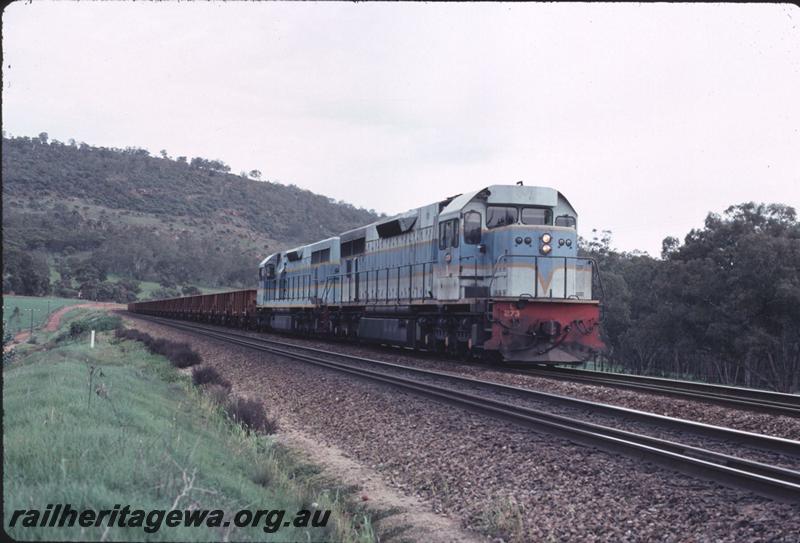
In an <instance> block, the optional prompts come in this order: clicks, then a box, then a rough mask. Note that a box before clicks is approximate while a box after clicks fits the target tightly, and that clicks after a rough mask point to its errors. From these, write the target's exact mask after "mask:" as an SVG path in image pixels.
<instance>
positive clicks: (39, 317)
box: [3, 295, 86, 334]
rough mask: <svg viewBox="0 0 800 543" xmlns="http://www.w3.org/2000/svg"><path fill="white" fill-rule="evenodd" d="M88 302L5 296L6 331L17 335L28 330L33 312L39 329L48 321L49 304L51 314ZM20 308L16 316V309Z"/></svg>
mask: <svg viewBox="0 0 800 543" xmlns="http://www.w3.org/2000/svg"><path fill="white" fill-rule="evenodd" d="M85 301H86V300H74V299H70V298H35V297H29V296H6V295H3V322H4V323H5V331H6V332H9V333H12V334H16V333H17V332H19V331H20V330H28V329H30V325H31V312H30V311H28V310H29V309H32V310H33V327H34V328H38V327H39V326H41V325H42V324H44V323H45V322H46V321H47V315H48V312H47V310H48V302H49V309H50V313H52V312H53V311H55V310H56V309H59V308H61V307H64V306H66V305H74V304H79V303H82V302H85ZM15 308H18V309H19V311H18V313H16V314H15V312H14V309H15Z"/></svg>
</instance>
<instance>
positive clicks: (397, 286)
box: [130, 184, 604, 364]
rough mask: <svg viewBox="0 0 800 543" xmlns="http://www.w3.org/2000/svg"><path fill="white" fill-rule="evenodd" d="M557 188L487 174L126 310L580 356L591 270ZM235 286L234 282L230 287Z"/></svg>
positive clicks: (585, 344)
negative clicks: (199, 289)
mask: <svg viewBox="0 0 800 543" xmlns="http://www.w3.org/2000/svg"><path fill="white" fill-rule="evenodd" d="M577 221H578V215H577V213H576V212H575V209H574V208H573V207H572V206H571V205H570V203H569V201H568V200H567V199H566V198H565V197H564V196H563V195H562V194H561V193H560V192H558V191H557V190H555V189H552V188H547V187H533V186H522V185H521V184H518V185H492V186H489V187H486V188H482V189H480V190H476V191H473V192H469V193H465V194H460V195H457V196H453V197H450V198H446V199H444V200H441V201H439V202H435V203H432V204H429V205H426V206H423V207H420V208H417V209H413V210H411V211H408V212H406V213H403V214H400V215H397V216H394V217H390V218H383V219H380V220H378V221H376V222H374V223H372V224H369V225H366V226H362V227H359V228H355V229H352V230H349V231H347V232H344V233H342V234H340V235H339V236H335V237H331V238H328V239H324V240H321V241H317V242H315V243H310V244H308V245H303V246H300V247H295V248H293V249H290V250H287V251H281V252H277V253H274V254H272V255H269V256H268V257H266V258H265V259H264V260H263V261H262V262H261V263H260V265H259V280H258V288H257V290H255V291H252V290H250V291H237V292H236V293H230V295H229V296H231V297H232V296H234V295H236V296H238V297H239V298H241V301H239V302H236V301H235V300H233V299H232V298H231V299H230V300H228V299H227V298H226V294H215V295H208V296H194V297H190V298H180V299H173V300H160V301H155V302H139V303H135V304H131V305H130V309H131V311H134V312H140V313H149V314H155V315H164V316H172V317H178V318H193V319H197V320H210V321H218V322H224V323H228V324H231V323H235V324H238V325H241V326H247V327H250V328H255V329H260V330H265V331H278V332H286V333H294V334H301V335H307V336H322V337H335V338H343V339H351V340H354V341H366V342H375V343H381V344H390V345H397V346H403V347H408V348H414V349H423V350H429V351H439V352H448V353H453V354H464V355H467V354H470V355H474V356H480V357H484V358H493V359H497V360H504V361H508V362H529V363H536V364H563V363H579V362H582V361H585V360H586V359H588V358H590V357H592V356H593V355H594V354H595V353H597V352H599V351H602V350H603V348H604V346H603V343H602V341H601V339H600V300H599V296H597V294H598V292H597V291H598V290H600V288H595V287H597V286H599V275H598V270H597V266H596V264H595V262H594V261H593V260H592V259H590V258H584V257H579V256H578V247H577ZM243 293H244V294H243Z"/></svg>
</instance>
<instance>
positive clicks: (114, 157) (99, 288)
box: [2, 133, 377, 301]
mask: <svg viewBox="0 0 800 543" xmlns="http://www.w3.org/2000/svg"><path fill="white" fill-rule="evenodd" d="M229 170H230V168H229V167H228V166H227V165H225V164H224V163H223V162H221V161H219V160H209V159H204V158H201V157H195V158H193V159H191V160H188V159H187V158H186V157H177V158H176V159H172V158H169V157H168V155H167V153H166V151H162V156H161V157H153V156H150V154H149V153H148V151H146V150H144V149H140V148H135V147H129V148H126V149H116V148H106V147H94V146H91V145H87V144H85V143H81V144H77V143H75V142H73V141H70V143H69V144H65V143H62V142H59V141H56V140H49V138H48V137H47V134H45V133H43V134H41V135H40V136H39V137H37V138H28V137H13V138H7V137H5V136H4V137H3V141H2V175H3V292H12V291H13V292H16V293H18V294H33V295H41V294H47V293H50V292H53V293H55V294H58V295H62V296H70V295H75V294H77V292H78V291H80V292H81V294H82V295H83V296H84V297H89V298H99V299H115V300H117V301H125V300H126V299H131V298H132V297H133V296H135V295H141V294H142V286H143V285H150V288H146V289H144V290H149V291H151V292H150V295H169V294H172V293H177V292H178V288H179V287H181V288H183V289H185V290H187V291H193V290H194V288H195V287H196V286H201V287H240V286H252V285H254V284H255V273H256V264H257V262H258V261H259V260H260V259H261V258H263V257H264V256H265V255H266V254H268V253H271V252H273V251H276V250H280V249H282V248H285V247H288V246H291V245H296V244H300V243H306V242H309V241H313V240H316V239H320V238H324V237H327V236H330V235H333V234H336V233H338V232H342V231H344V230H347V229H349V228H352V227H355V226H357V225H359V224H364V223H368V222H371V221H374V220H375V219H376V217H377V216H376V214H375V213H374V212H373V211H367V210H364V209H357V208H355V207H354V206H352V205H349V204H345V203H341V202H338V203H337V202H335V201H333V200H332V199H330V198H328V197H325V196H321V195H318V194H314V193H312V192H310V191H307V190H302V189H300V188H298V187H295V186H292V185H289V186H286V185H282V184H279V183H272V182H268V181H260V180H258V179H257V178H258V177H260V173H259V172H256V171H253V172H250V177H253V178H249V177H248V176H245V175H233V174H231V173H230V171H229ZM137 283H138V284H137ZM153 285H155V288H153ZM159 287H160V288H159Z"/></svg>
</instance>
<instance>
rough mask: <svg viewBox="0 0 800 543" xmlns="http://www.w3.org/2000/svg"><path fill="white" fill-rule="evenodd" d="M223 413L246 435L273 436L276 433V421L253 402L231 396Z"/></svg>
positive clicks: (257, 403) (259, 405) (258, 403)
mask: <svg viewBox="0 0 800 543" xmlns="http://www.w3.org/2000/svg"><path fill="white" fill-rule="evenodd" d="M225 412H226V413H227V414H228V417H230V419H231V420H233V421H234V422H235V423H237V424H241V425H242V427H243V428H244V429H245V430H246V431H247V432H248V433H250V432H251V431H252V432H259V433H263V434H274V433H275V432H277V431H278V421H277V420H275V419H274V418H272V417H270V416H268V415H267V413H266V411H264V406H262V405H261V403H260V402H257V401H255V400H248V399H246V398H241V397H239V396H233V397H232V398H230V399H229V400H228V402H227V403H226V404H225Z"/></svg>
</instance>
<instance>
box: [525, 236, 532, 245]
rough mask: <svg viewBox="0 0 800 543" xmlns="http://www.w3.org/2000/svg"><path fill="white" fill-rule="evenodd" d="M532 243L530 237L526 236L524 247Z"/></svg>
mask: <svg viewBox="0 0 800 543" xmlns="http://www.w3.org/2000/svg"><path fill="white" fill-rule="evenodd" d="M532 241H533V240H532V239H531V238H530V236H528V237H527V238H525V245H530V244H531V242H532Z"/></svg>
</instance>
